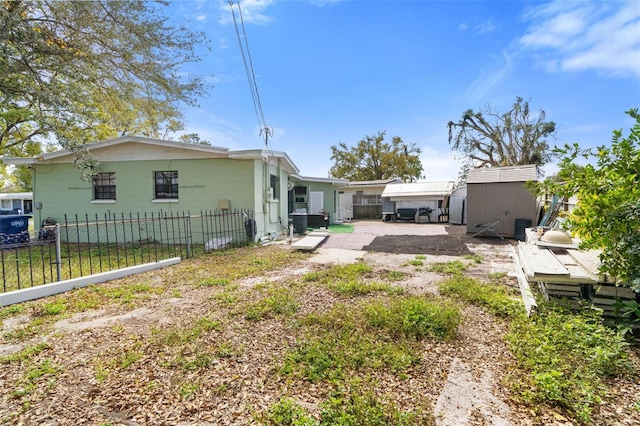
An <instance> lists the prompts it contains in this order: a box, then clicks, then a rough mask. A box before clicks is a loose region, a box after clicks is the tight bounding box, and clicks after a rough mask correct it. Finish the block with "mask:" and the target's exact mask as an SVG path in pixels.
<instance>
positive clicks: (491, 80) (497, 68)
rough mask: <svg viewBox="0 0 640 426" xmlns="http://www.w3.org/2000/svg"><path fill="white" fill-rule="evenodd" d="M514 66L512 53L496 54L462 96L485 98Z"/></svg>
mask: <svg viewBox="0 0 640 426" xmlns="http://www.w3.org/2000/svg"><path fill="white" fill-rule="evenodd" d="M512 68H513V64H512V55H509V54H508V53H507V52H506V51H503V52H502V56H501V57H497V56H496V57H495V58H493V61H492V63H491V64H489V66H487V67H485V68H483V69H481V70H480V75H479V76H478V78H477V79H476V80H475V81H474V82H473V83H471V85H470V86H469V87H468V88H467V90H466V91H465V92H464V93H463V95H462V98H463V99H465V100H469V99H470V100H473V101H479V100H482V99H484V97H485V95H486V94H487V93H488V92H489V91H490V90H491V89H492V88H493V87H494V86H495V85H496V84H498V83H499V82H500V81H502V79H503V78H504V77H505V76H507V75H508V74H509V73H510V72H511V70H512Z"/></svg>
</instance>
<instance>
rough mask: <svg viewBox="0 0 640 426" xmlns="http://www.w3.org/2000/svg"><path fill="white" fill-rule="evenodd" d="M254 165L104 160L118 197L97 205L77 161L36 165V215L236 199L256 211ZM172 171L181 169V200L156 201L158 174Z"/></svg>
mask: <svg viewBox="0 0 640 426" xmlns="http://www.w3.org/2000/svg"><path fill="white" fill-rule="evenodd" d="M252 166H253V161H240V160H229V159H191V160H150V161H135V162H132V161H118V162H109V161H106V162H101V163H100V165H99V169H98V170H99V171H101V172H115V173H116V201H115V202H106V203H102V202H100V203H92V199H93V185H92V184H90V183H86V182H83V181H82V180H81V179H80V174H79V172H78V170H77V169H76V168H74V167H73V165H71V164H41V165H38V164H36V165H34V170H35V173H34V180H35V182H34V188H35V191H34V202H41V203H42V209H41V210H39V211H38V215H39V216H40V217H37V218H36V219H37V220H38V221H41V220H42V219H44V218H46V217H53V218H55V219H57V220H62V218H63V217H64V215H65V214H67V215H73V214H76V213H77V214H82V215H84V214H85V213H87V214H90V215H94V214H99V215H103V214H104V213H107V212H111V213H114V212H115V213H125V214H128V213H130V212H131V213H134V214H135V213H142V212H154V211H160V210H162V211H176V212H187V211H191V212H193V213H195V212H197V211H199V210H208V209H216V208H218V202H219V200H222V199H227V200H230V202H231V203H230V204H231V205H230V207H231V208H232V209H234V208H245V209H246V208H249V209H252V208H253V209H255V205H254V198H253V195H254V192H253V191H254V187H255V182H254V181H253V174H254V173H253V170H252ZM168 170H177V171H178V182H179V198H178V201H177V202H154V201H153V198H154V182H153V172H154V171H168Z"/></svg>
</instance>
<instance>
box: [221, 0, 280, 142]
mask: <svg viewBox="0 0 640 426" xmlns="http://www.w3.org/2000/svg"><path fill="white" fill-rule="evenodd" d="M237 5H238V15H239V16H240V25H241V26H242V35H243V36H244V45H243V44H242V37H241V36H240V30H239V28H238V22H237V20H236V14H235V12H234V10H233V0H229V7H230V8H231V16H232V17H233V25H234V26H235V29H236V36H237V38H238V44H239V45H240V54H241V55H242V61H243V63H244V69H245V72H246V73H247V81H248V82H249V90H250V92H251V100H252V102H253V109H254V111H255V114H256V119H257V120H258V126H259V127H260V136H261V137H262V136H264V144H265V146H266V147H267V148H268V147H269V137H273V129H272V128H271V127H269V126H268V125H267V120H266V119H265V117H264V110H263V109H262V103H261V102H260V94H259V93H258V83H257V82H256V74H255V72H254V69H253V60H252V59H251V51H250V50H249V40H248V39H247V32H246V30H245V27H244V18H243V16H242V8H241V7H240V1H239V0H238V2H237Z"/></svg>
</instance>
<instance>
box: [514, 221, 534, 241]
mask: <svg viewBox="0 0 640 426" xmlns="http://www.w3.org/2000/svg"><path fill="white" fill-rule="evenodd" d="M526 228H531V219H516V230H515V238H516V240H518V241H524V240H525V239H526V233H525V232H524V230H525V229H526Z"/></svg>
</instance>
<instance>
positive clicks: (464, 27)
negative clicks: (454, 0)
mask: <svg viewBox="0 0 640 426" xmlns="http://www.w3.org/2000/svg"><path fill="white" fill-rule="evenodd" d="M458 29H459V30H461V31H464V30H467V29H469V24H467V23H466V22H463V23H462V24H460V25H458Z"/></svg>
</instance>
